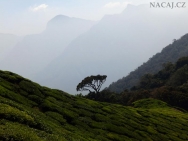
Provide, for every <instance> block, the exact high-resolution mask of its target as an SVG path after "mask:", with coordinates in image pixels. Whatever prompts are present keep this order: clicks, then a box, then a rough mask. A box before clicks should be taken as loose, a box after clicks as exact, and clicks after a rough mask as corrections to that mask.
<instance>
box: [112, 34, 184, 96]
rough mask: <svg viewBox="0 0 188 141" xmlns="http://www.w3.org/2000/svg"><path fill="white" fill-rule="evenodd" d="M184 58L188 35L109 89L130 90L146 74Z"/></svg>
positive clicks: (117, 90) (116, 90)
mask: <svg viewBox="0 0 188 141" xmlns="http://www.w3.org/2000/svg"><path fill="white" fill-rule="evenodd" d="M183 56H188V34H186V35H184V36H182V37H181V38H180V39H178V40H175V41H174V42H173V43H172V44H169V45H168V46H166V47H165V48H164V49H163V50H162V51H161V52H160V53H157V54H155V55H154V56H153V57H151V58H150V59H149V60H148V61H147V62H146V63H143V65H141V66H139V67H138V68H137V69H136V70H135V71H132V72H131V73H130V74H129V75H127V76H126V77H123V78H122V79H119V80H117V81H116V82H114V83H112V84H111V85H110V86H109V87H108V89H109V90H110V91H114V92H118V93H120V92H122V91H124V90H125V89H130V88H131V87H133V86H135V85H137V84H138V81H139V79H140V78H141V77H142V76H143V75H144V74H147V73H151V74H153V73H156V72H158V71H159V70H161V69H162V68H163V64H165V63H168V62H172V63H175V62H176V61H177V60H178V59H179V58H181V57H183Z"/></svg>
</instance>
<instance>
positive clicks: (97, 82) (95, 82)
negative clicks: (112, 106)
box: [76, 75, 107, 93]
mask: <svg viewBox="0 0 188 141" xmlns="http://www.w3.org/2000/svg"><path fill="white" fill-rule="evenodd" d="M106 77H107V76H106V75H97V76H93V75H91V76H88V77H86V78H84V79H83V80H82V82H80V83H79V84H78V85H77V88H76V90H77V91H89V92H90V93H91V90H90V88H91V89H93V90H94V91H95V93H99V91H100V89H101V86H102V84H103V83H104V82H105V81H106Z"/></svg>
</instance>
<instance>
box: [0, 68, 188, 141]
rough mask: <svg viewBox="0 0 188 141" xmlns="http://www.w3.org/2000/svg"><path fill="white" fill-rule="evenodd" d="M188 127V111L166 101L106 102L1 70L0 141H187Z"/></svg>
mask: <svg viewBox="0 0 188 141" xmlns="http://www.w3.org/2000/svg"><path fill="white" fill-rule="evenodd" d="M172 123H173V124H172ZM187 124H188V114H187V113H183V112H180V111H177V110H174V109H173V108H170V107H169V106H168V105H167V104H166V103H164V102H161V101H157V100H153V99H146V100H142V101H137V102H135V103H134V107H125V106H121V105H116V104H109V103H100V102H96V101H92V100H88V99H84V98H80V97H76V96H72V95H69V94H67V93H65V92H63V91H59V90H54V89H49V88H46V87H41V86H40V85H38V84H36V83H33V82H31V81H30V80H27V79H24V78H22V77H21V76H18V75H16V74H14V73H11V72H5V71H0V140H14V141H57V140H58V141H66V140H67V141H78V140H79V141H89V140H90V141H92V140H93V141H94V140H95V141H96V140H99V141H100V140H101V141H108V140H112V141H138V140H145V141H147V140H148V141H151V140H153V141H158V140H171V141H183V140H188V134H187V132H188V127H187Z"/></svg>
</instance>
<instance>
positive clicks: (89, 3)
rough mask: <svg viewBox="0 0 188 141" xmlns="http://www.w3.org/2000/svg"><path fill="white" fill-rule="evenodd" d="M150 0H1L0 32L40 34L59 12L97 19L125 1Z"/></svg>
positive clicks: (144, 0) (146, 0)
mask: <svg viewBox="0 0 188 141" xmlns="http://www.w3.org/2000/svg"><path fill="white" fill-rule="evenodd" d="M151 1H153V0H0V33H11V34H16V35H26V34H32V33H40V32H41V31H43V30H44V29H45V27H46V23H47V22H48V21H49V20H50V19H51V18H53V17H54V16H56V15H59V14H62V15H67V16H70V17H78V18H83V19H89V20H100V19H101V18H102V17H103V16H104V15H105V14H115V13H120V12H122V11H123V10H124V9H125V8H126V6H127V4H129V3H130V4H134V5H138V4H143V3H149V2H151Z"/></svg>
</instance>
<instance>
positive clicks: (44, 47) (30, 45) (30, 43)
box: [1, 15, 95, 78]
mask: <svg viewBox="0 0 188 141" xmlns="http://www.w3.org/2000/svg"><path fill="white" fill-rule="evenodd" d="M94 24H95V22H93V21H89V20H84V19H79V18H71V17H67V16H64V15H58V16H56V17H54V18H53V19H51V20H50V21H49V22H48V24H47V26H46V29H45V30H44V31H43V32H42V33H40V34H34V35H27V36H25V37H24V39H23V40H22V42H20V43H19V44H17V45H16V46H15V47H14V49H13V50H12V51H11V53H9V54H8V56H7V57H6V58H5V59H4V60H3V61H2V62H1V64H2V69H4V70H10V71H14V72H16V73H18V74H21V75H23V76H25V77H28V78H31V76H32V75H33V74H35V73H38V72H39V71H40V70H41V69H43V68H44V67H45V66H46V65H47V64H48V63H50V62H51V61H52V60H53V59H54V58H56V57H57V56H58V55H60V54H61V53H62V52H63V51H64V49H65V48H66V46H67V45H68V44H69V43H70V42H71V41H72V40H73V39H75V38H76V37H77V36H79V35H80V34H83V33H84V32H86V31H87V30H89V29H90V28H91V27H92V26H93V25H94Z"/></svg>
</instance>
